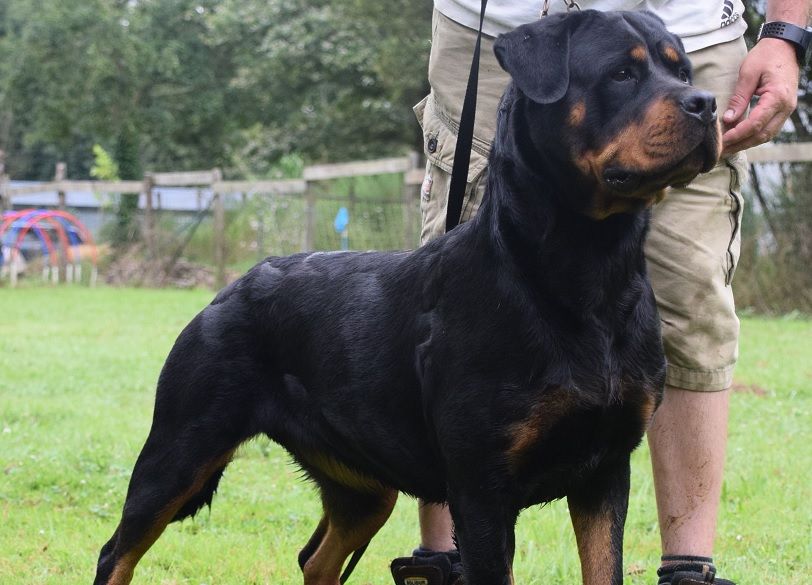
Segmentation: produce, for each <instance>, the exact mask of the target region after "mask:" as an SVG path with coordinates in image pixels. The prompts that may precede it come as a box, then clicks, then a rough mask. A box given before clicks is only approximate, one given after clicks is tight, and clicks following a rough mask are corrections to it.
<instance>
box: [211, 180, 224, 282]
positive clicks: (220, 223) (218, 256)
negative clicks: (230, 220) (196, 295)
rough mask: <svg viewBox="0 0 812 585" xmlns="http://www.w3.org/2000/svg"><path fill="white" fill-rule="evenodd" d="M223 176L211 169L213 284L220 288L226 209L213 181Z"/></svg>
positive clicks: (222, 274)
mask: <svg viewBox="0 0 812 585" xmlns="http://www.w3.org/2000/svg"><path fill="white" fill-rule="evenodd" d="M222 178H223V174H222V172H221V171H220V169H212V185H211V189H212V198H213V204H214V266H215V273H214V284H215V286H216V288H217V289H221V288H223V287H224V286H225V284H226V210H225V203H224V201H223V197H224V194H223V193H219V192H218V191H217V189H216V187H215V183H219V182H220V181H221V180H222Z"/></svg>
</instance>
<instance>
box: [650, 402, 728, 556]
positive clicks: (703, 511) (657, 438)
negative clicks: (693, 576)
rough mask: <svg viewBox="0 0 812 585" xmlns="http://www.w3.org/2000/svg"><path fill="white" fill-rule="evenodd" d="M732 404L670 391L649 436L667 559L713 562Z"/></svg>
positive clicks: (663, 546) (663, 549) (661, 535)
mask: <svg viewBox="0 0 812 585" xmlns="http://www.w3.org/2000/svg"><path fill="white" fill-rule="evenodd" d="M729 398H730V390H729V389H728V390H724V391H721V392H694V391H690V390H681V389H679V388H672V387H669V388H668V389H667V390H666V392H665V396H664V397H663V402H662V404H661V405H660V408H659V409H658V410H657V414H656V415H655V417H654V421H653V423H652V425H651V428H650V429H649V431H648V443H649V447H650V449H651V466H652V469H653V471H654V488H655V491H656V494H657V513H658V516H659V520H660V538H661V540H662V551H663V555H664V556H671V555H691V556H702V557H711V556H713V541H714V537H715V535H716V519H717V516H718V511H719V498H720V496H721V492H722V472H723V468H724V462H725V447H726V445H727V414H728V402H729Z"/></svg>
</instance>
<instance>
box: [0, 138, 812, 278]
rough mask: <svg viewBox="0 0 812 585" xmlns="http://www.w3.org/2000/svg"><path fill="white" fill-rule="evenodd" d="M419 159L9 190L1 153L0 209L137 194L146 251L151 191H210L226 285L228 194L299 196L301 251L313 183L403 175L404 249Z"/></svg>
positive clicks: (761, 158) (307, 246)
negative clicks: (79, 195) (285, 173)
mask: <svg viewBox="0 0 812 585" xmlns="http://www.w3.org/2000/svg"><path fill="white" fill-rule="evenodd" d="M747 154H748V159H749V161H750V162H751V163H770V162H810V161H812V143H787V144H775V143H769V144H764V145H761V146H758V147H756V148H752V149H750V150H749V151H748V153H747ZM419 161H420V157H419V156H418V155H417V154H416V153H415V154H412V155H410V156H404V157H397V158H385V159H378V160H370V161H359V162H349V163H338V164H324V165H314V166H308V167H305V168H304V172H303V174H302V178H301V179H286V180H256V181H250V180H243V181H224V180H223V178H222V173H221V172H220V170H219V169H211V170H204V171H187V172H174V173H147V174H146V175H145V176H144V178H143V179H142V180H141V181H69V180H66V179H65V175H66V168H65V165H64V164H63V163H59V164H57V166H56V172H55V174H54V180H53V181H52V182H49V183H42V184H38V185H27V186H24V187H11V186H10V184H9V179H8V177H7V176H6V175H5V173H4V172H3V171H4V169H3V156H2V151H0V210H3V209H7V208H9V207H10V205H11V203H12V202H13V201H14V198H15V197H19V196H21V195H26V194H31V193H41V192H44V191H45V192H48V191H50V192H56V193H57V195H58V202H59V207H60V208H63V209H64V207H65V193H66V192H67V191H82V192H90V193H96V194H107V193H117V194H121V193H138V194H141V195H142V196H143V197H144V201H145V207H144V223H143V229H144V240H145V243H146V245H147V247H148V248H149V247H151V246H152V245H153V244H154V230H155V205H154V201H153V191H154V190H155V189H156V188H160V187H197V188H201V189H206V190H208V191H210V192H211V193H212V197H213V201H212V207H213V221H214V250H213V252H214V262H215V266H216V280H217V285H218V286H222V285H223V284H224V282H225V274H226V273H225V262H226V239H225V205H224V198H225V196H226V195H228V194H242V195H244V196H248V195H269V196H273V195H292V196H301V197H302V199H303V201H304V205H305V226H304V241H303V246H302V247H303V248H304V250H313V249H314V240H315V221H316V214H315V207H316V192H315V189H314V187H315V185H316V184H317V183H318V182H320V181H327V180H332V179H340V178H348V177H360V176H369V175H383V174H394V173H398V174H403V189H402V197H403V203H404V205H403V209H404V212H403V213H404V218H403V219H404V220H403V225H404V239H403V241H404V246H403V247H404V248H408V247H410V246H411V245H412V242H411V234H413V233H414V228H415V225H414V221H415V219H414V214H413V213H411V212H410V209H412V208H413V207H416V205H417V201H418V193H419V185H420V183H421V182H422V180H423V174H424V171H423V169H422V167H419Z"/></svg>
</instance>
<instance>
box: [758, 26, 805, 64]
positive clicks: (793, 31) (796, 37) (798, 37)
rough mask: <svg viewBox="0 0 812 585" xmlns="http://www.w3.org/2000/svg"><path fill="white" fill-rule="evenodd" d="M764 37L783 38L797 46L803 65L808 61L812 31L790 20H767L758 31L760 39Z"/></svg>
mask: <svg viewBox="0 0 812 585" xmlns="http://www.w3.org/2000/svg"><path fill="white" fill-rule="evenodd" d="M764 38H772V39H782V40H785V41H787V42H788V43H790V44H792V45H793V46H794V47H795V54H796V55H797V57H798V63H800V64H801V65H803V63H804V62H805V61H806V51H807V49H808V48H809V43H810V40H812V31H810V29H808V28H803V27H800V26H798V25H796V24H792V23H789V22H781V21H773V22H765V23H764V24H762V25H761V28H760V29H759V31H758V40H759V41H760V40H761V39H764Z"/></svg>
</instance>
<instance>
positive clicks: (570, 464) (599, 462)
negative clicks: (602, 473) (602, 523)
mask: <svg viewBox="0 0 812 585" xmlns="http://www.w3.org/2000/svg"><path fill="white" fill-rule="evenodd" d="M636 373H637V374H639V372H636ZM593 374H596V375H594V376H593V377H592V380H591V383H592V385H593V387H591V388H583V387H577V386H576V385H574V386H569V385H561V386H557V387H548V388H545V389H544V391H542V392H539V393H538V395H537V397H536V398H535V399H534V400H533V401H532V403H531V404H530V405H529V407H528V408H527V415H526V416H524V417H523V418H521V419H520V420H518V421H516V422H514V423H513V424H511V425H510V426H509V428H508V429H509V430H508V437H507V439H508V440H507V443H508V445H509V447H508V449H507V452H506V458H507V461H508V465H509V467H510V469H511V470H512V476H513V479H514V481H515V486H516V490H517V497H518V498H519V499H520V500H522V501H523V502H524V505H532V504H536V503H540V502H545V501H550V500H553V499H556V498H560V497H563V496H565V495H566V494H567V493H568V492H569V491H570V490H571V489H572V488H573V486H576V485H579V484H581V483H583V482H588V481H590V478H591V477H592V475H593V474H594V473H595V472H596V471H597V470H598V469H600V468H601V467H602V466H603V465H605V464H608V463H611V462H613V461H617V460H619V459H620V458H623V457H626V456H628V454H629V453H630V452H631V451H632V450H633V449H634V448H635V447H636V446H637V445H638V444H639V442H640V440H641V439H642V436H643V434H644V432H645V429H646V427H647V425H648V423H649V421H650V420H651V417H652V415H653V413H654V410H655V408H656V405H657V403H658V401H659V397H660V386H659V384H660V382H659V376H658V375H657V373H656V372H652V374H653V379H652V380H645V381H643V380H641V379H639V378H638V377H632V376H630V375H629V372H627V371H625V370H624V369H622V368H620V369H618V370H616V371H613V372H612V373H611V374H610V373H609V371H608V370H607V371H606V372H604V376H600V375H597V374H598V372H593ZM601 378H602V380H601Z"/></svg>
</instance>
